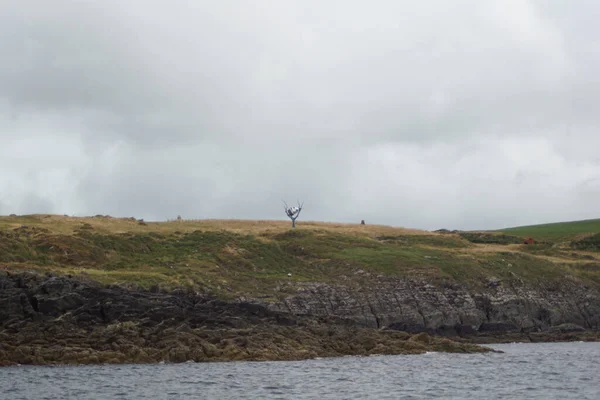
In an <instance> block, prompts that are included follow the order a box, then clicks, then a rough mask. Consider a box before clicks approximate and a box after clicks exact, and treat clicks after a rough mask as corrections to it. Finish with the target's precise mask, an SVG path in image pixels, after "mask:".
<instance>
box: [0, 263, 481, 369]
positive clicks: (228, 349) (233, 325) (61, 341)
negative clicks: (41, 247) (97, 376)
mask: <svg viewBox="0 0 600 400" xmlns="http://www.w3.org/2000/svg"><path fill="white" fill-rule="evenodd" d="M426 351H449V352H486V351H490V349H489V348H486V347H481V346H477V345H474V344H471V343H466V342H463V343H459V342H457V341H453V340H450V339H448V338H443V337H436V336H430V335H428V334H427V333H420V334H408V333H406V332H401V331H395V330H381V329H370V328H365V327H361V326H358V325H357V324H354V323H351V322H349V321H347V320H341V319H336V318H325V317H311V316H294V315H292V314H289V313H283V312H277V311H272V310H268V309H267V308H266V307H264V306H261V305H258V304H252V303H248V302H225V301H221V300H218V299H214V298H210V297H207V296H202V295H198V294H195V293H188V292H185V291H175V292H172V293H152V292H149V291H133V290H130V289H127V288H123V287H119V286H114V285H113V286H109V287H105V286H102V285H99V284H97V283H95V282H93V281H82V280H78V279H73V278H68V277H57V276H46V275H37V274H34V273H14V274H13V273H11V274H9V273H7V272H3V273H2V275H0V365H3V366H7V365H15V364H35V365H44V364H95V363H150V362H161V361H165V362H185V361H190V360H192V361H231V360H257V361H258V360H297V359H306V358H314V357H331V356H343V355H371V354H419V353H423V352H426Z"/></svg>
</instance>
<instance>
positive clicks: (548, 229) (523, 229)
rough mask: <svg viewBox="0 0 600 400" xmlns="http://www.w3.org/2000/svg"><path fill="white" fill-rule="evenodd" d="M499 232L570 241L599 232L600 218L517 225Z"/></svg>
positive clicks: (554, 240)
mask: <svg viewBox="0 0 600 400" xmlns="http://www.w3.org/2000/svg"><path fill="white" fill-rule="evenodd" d="M501 232H503V233H506V234H509V235H516V236H522V237H533V238H537V239H539V240H544V241H551V242H561V241H572V240H576V239H578V238H580V237H582V236H586V235H589V234H595V233H599V232H600V219H588V220H584V221H573V222H557V223H552V224H543V225H529V226H519V227H515V228H507V229H502V230H501Z"/></svg>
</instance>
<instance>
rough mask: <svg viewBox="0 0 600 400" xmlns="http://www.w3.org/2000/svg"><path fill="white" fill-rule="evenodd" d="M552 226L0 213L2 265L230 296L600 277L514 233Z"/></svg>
mask: <svg viewBox="0 0 600 400" xmlns="http://www.w3.org/2000/svg"><path fill="white" fill-rule="evenodd" d="M548 227H549V230H548V231H543V229H542V228H541V226H540V227H531V228H529V227H524V228H514V229H511V230H506V231H504V232H506V233H507V234H508V233H510V235H512V236H502V237H501V236H496V235H491V236H489V237H488V236H482V234H479V235H477V234H473V233H471V234H469V233H465V232H459V233H453V234H439V233H434V232H427V231H419V230H410V229H403V228H393V227H387V226H372V225H349V224H328V223H315V222H301V223H299V226H298V228H296V229H294V230H292V229H290V223H289V222H284V221H239V220H232V221H221V220H203V221H183V222H177V221H175V222H158V223H150V222H149V223H146V222H143V221H137V220H135V219H133V218H131V219H123V218H112V217H107V216H97V217H90V218H73V217H64V216H54V215H30V216H19V217H0V265H1V266H2V267H4V268H9V269H11V270H34V271H39V272H53V273H57V274H63V275H67V274H70V275H73V276H85V277H88V278H92V279H94V280H97V281H99V282H102V283H106V284H110V283H121V284H134V285H138V286H139V287H141V288H150V287H152V286H154V285H160V286H162V287H165V288H173V287H178V286H183V287H189V288H192V289H194V290H196V291H203V292H210V293H213V294H216V295H218V296H220V297H224V298H228V297H237V296H240V295H244V296H269V295H274V294H276V293H277V294H281V289H282V287H286V286H290V287H292V290H293V286H294V284H295V283H299V282H311V281H318V282H330V283H334V282H339V281H340V280H345V279H346V280H347V279H349V277H352V279H351V281H352V282H355V283H360V281H361V278H360V276H361V275H364V274H366V273H372V274H377V275H382V276H389V277H411V278H423V279H427V280H432V281H438V282H439V281H444V280H453V281H458V282H460V283H463V284H465V285H468V286H470V287H481V286H485V285H487V284H488V282H489V281H490V279H496V280H498V279H505V280H522V281H525V282H536V281H538V280H553V279H563V278H564V277H565V276H570V277H572V278H573V279H577V280H581V281H583V282H586V283H589V284H593V285H599V284H600V268H599V267H598V265H599V260H600V253H597V252H593V251H584V250H577V249H576V248H575V247H574V246H571V245H570V244H564V243H563V244H561V245H560V246H557V245H556V244H555V243H552V244H549V243H545V244H537V245H534V246H531V245H529V246H528V245H523V244H521V242H522V237H517V236H516V235H517V234H519V235H521V236H528V235H530V234H531V233H532V232H537V233H538V234H537V235H531V236H534V237H535V238H547V237H550V236H552V235H553V232H556V229H555V228H554V225H548ZM583 229H586V228H583ZM565 230H566V229H564V228H563V231H562V232H564V231H565ZM548 232H550V233H548ZM570 232H574V230H573V229H571V230H570ZM523 233H527V235H523ZM580 233H581V229H580V230H579V231H577V232H576V233H572V234H571V236H570V237H571V238H575V237H579V236H580ZM490 237H491V239H490ZM507 237H508V238H509V240H506V238H507ZM560 237H561V240H562V239H564V238H566V237H567V236H565V235H563V236H560ZM482 238H483V239H485V240H482ZM511 238H512V239H514V240H510V239H511ZM496 239H503V240H496ZM275 289H277V290H275Z"/></svg>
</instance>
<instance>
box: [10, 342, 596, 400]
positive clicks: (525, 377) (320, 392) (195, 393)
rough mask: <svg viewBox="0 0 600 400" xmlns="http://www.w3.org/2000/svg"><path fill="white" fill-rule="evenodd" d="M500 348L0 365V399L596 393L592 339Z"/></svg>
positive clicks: (513, 396)
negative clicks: (297, 358) (245, 359)
mask: <svg viewBox="0 0 600 400" xmlns="http://www.w3.org/2000/svg"><path fill="white" fill-rule="evenodd" d="M493 347H494V348H498V349H501V350H503V351H504V352H505V353H503V354H484V355H482V354H460V355H457V354H442V353H432V354H427V355H426V356H423V355H420V356H419V355H416V356H415V355H412V356H373V357H343V358H330V359H316V360H304V361H295V362H235V363H201V364H194V363H184V364H154V365H99V366H73V367H63V366H55V367H29V366H19V367H9V368H0V399H14V400H21V399H33V398H36V399H59V400H62V399H74V398H82V399H83V398H85V399H114V398H119V399H184V398H202V399H225V398H227V399H290V398H293V399H315V398H319V399H369V398H376V399H398V398H402V399H473V398H483V399H523V398H527V399H597V398H598V389H597V388H598V387H600V378H598V368H597V365H598V364H597V360H599V359H600V343H546V344H544V343H537V344H507V345H496V346H493Z"/></svg>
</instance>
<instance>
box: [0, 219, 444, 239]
mask: <svg viewBox="0 0 600 400" xmlns="http://www.w3.org/2000/svg"><path fill="white" fill-rule="evenodd" d="M84 224H89V225H91V227H92V229H93V230H94V231H96V232H100V233H111V234H115V233H117V234H118V233H126V232H131V233H142V232H155V233H163V234H170V233H174V232H177V231H179V232H183V233H188V232H193V231H197V230H200V231H222V230H225V231H229V232H232V233H236V234H244V235H255V236H260V235H265V234H278V233H283V232H287V231H289V229H290V227H291V222H290V221H278V220H225V219H203V220H182V221H177V220H172V221H163V222H148V221H146V222H145V225H144V224H140V223H139V222H138V221H137V220H135V219H131V218H113V217H108V216H106V217H105V216H101V217H68V216H60V215H25V216H18V217H0V229H1V228H9V229H10V228H18V227H20V226H21V225H28V226H35V227H40V228H45V229H48V230H50V231H51V232H53V233H59V234H65V235H66V234H72V233H74V232H75V231H76V230H78V229H80V228H81V227H82V226H83V225H84ZM296 226H297V229H298V230H303V229H308V230H312V231H316V230H322V231H325V232H333V233H339V234H346V235H357V236H369V237H377V236H402V235H438V234H437V233H433V232H428V231H422V230H418V229H407V228H402V227H392V226H386V225H360V224H342V223H333V222H314V221H306V222H303V221H297V222H296Z"/></svg>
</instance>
